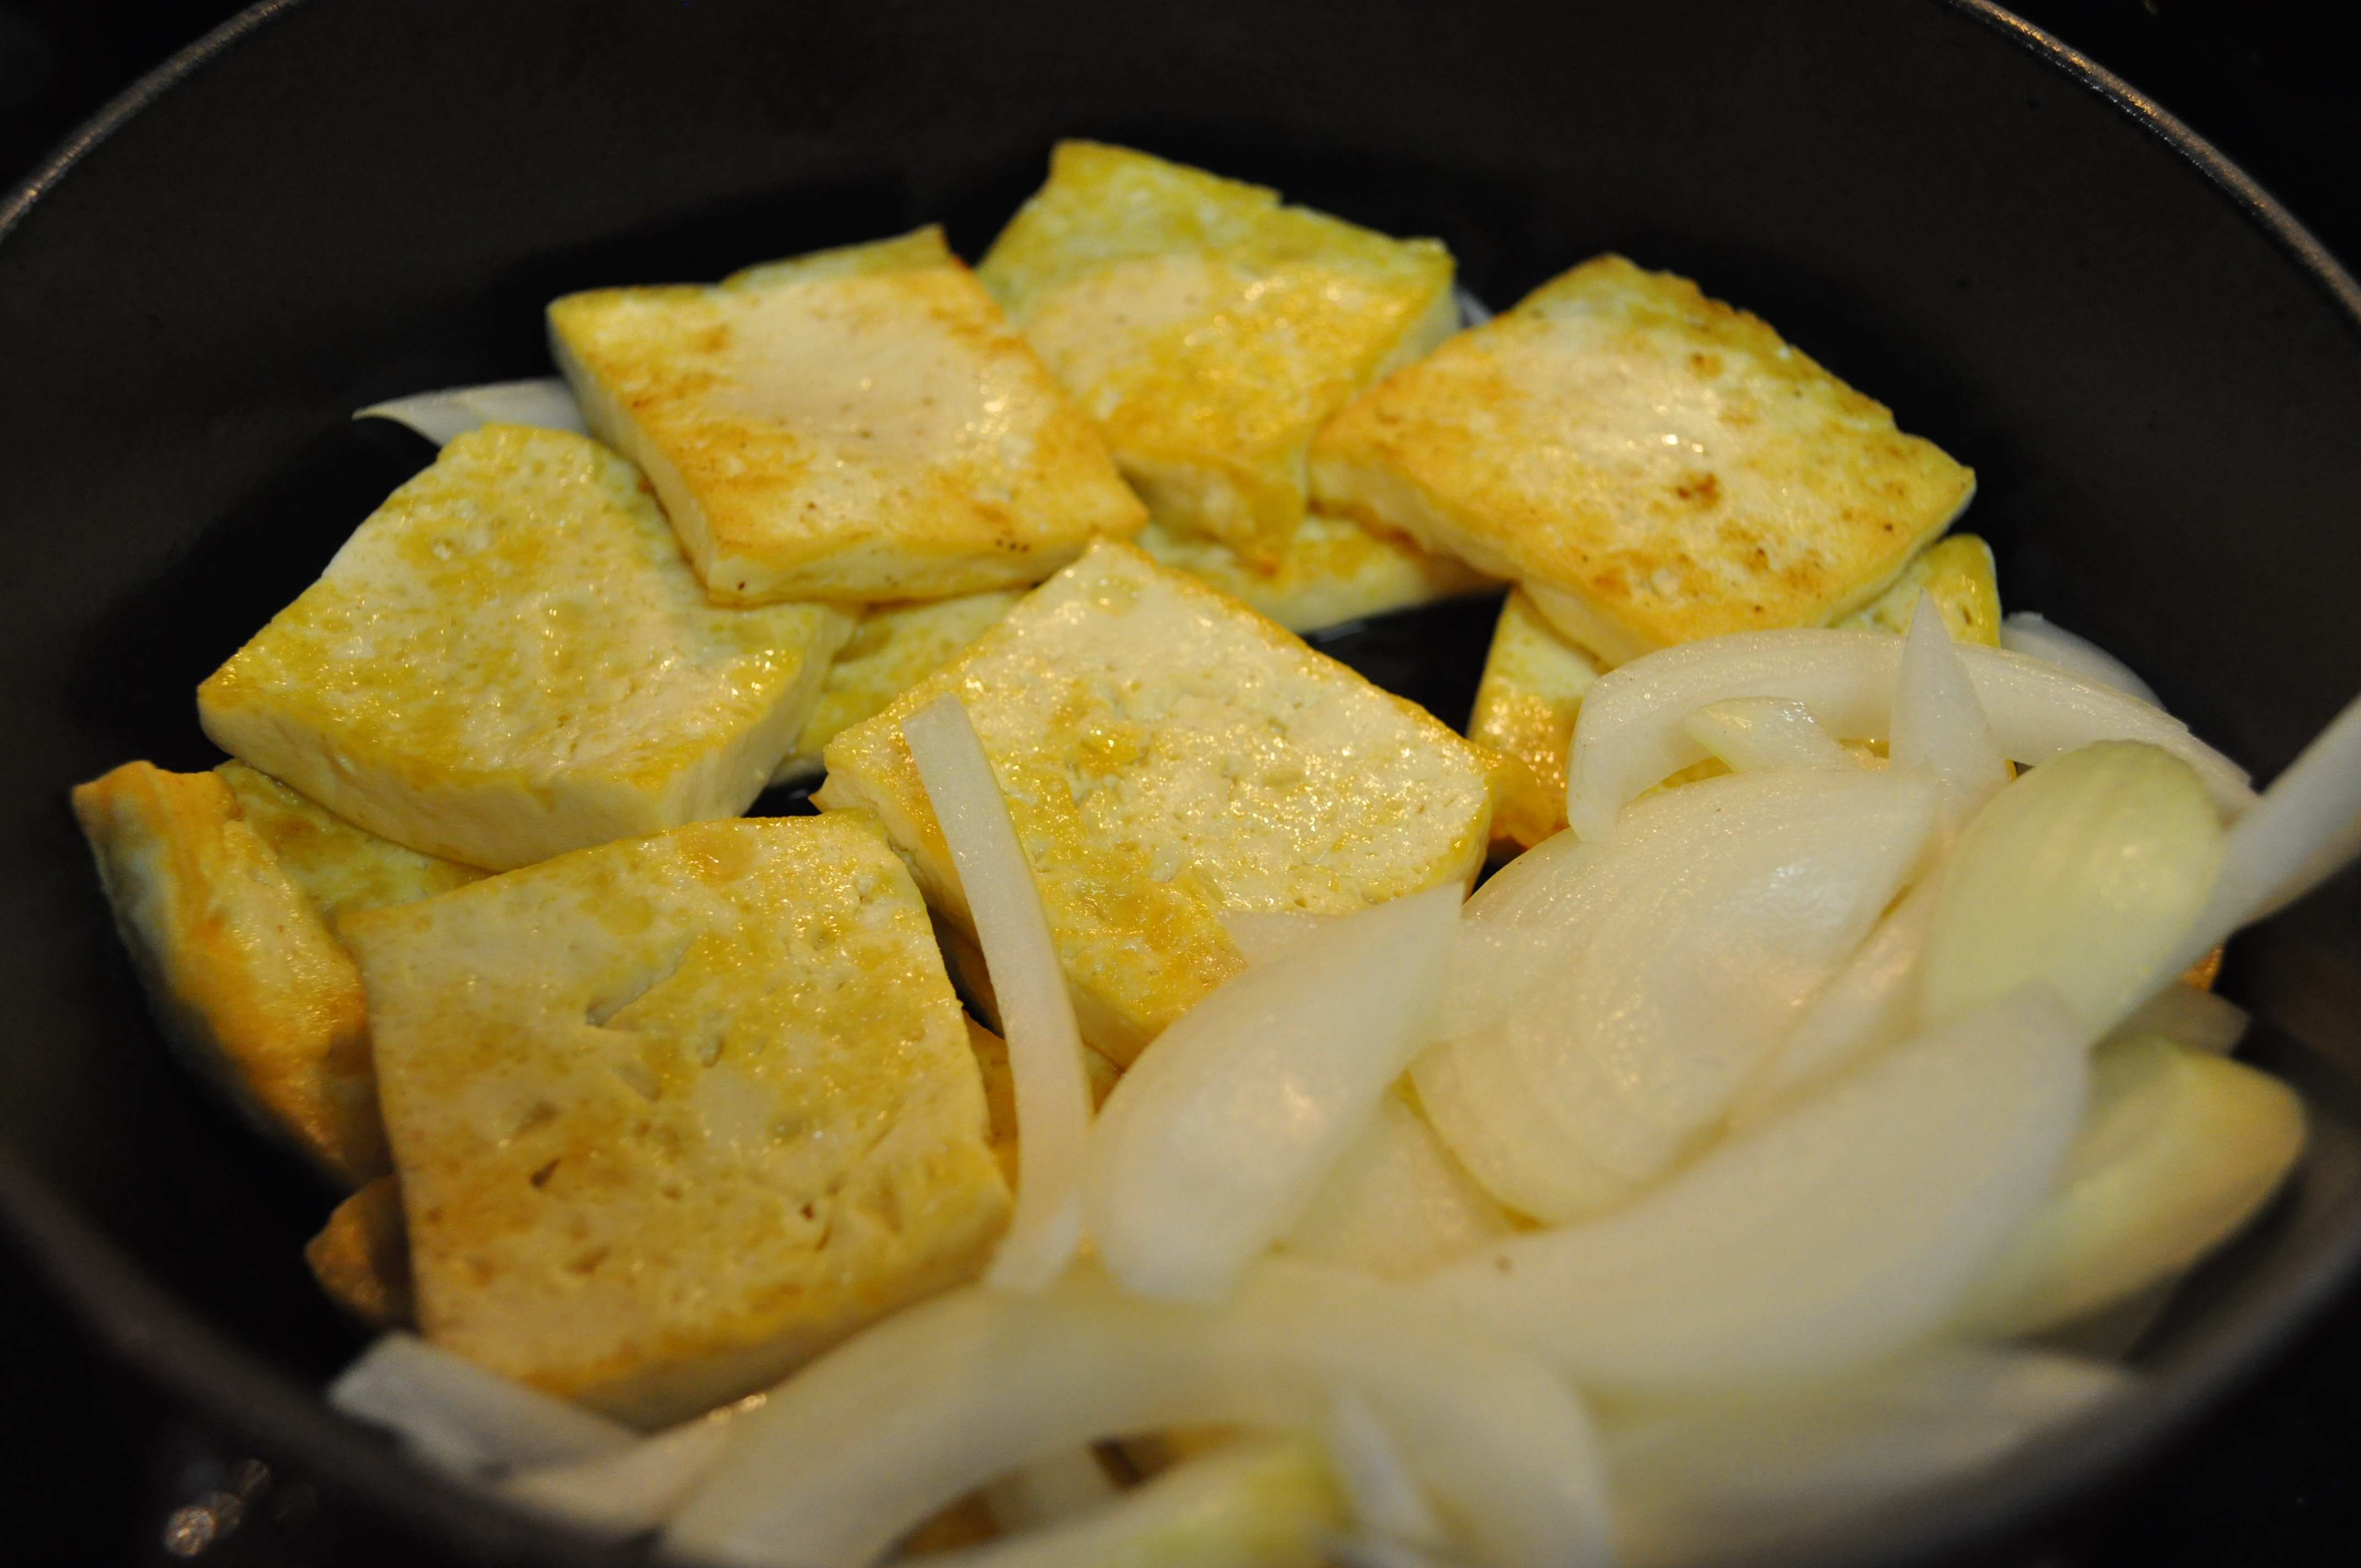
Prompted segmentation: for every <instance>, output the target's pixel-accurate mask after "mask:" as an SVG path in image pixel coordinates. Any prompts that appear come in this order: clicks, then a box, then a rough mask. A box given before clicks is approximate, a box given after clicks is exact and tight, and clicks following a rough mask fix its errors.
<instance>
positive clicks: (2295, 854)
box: [2169, 697, 2361, 974]
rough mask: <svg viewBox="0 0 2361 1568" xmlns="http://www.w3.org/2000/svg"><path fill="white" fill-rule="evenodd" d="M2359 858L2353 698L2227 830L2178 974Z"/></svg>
mask: <svg viewBox="0 0 2361 1568" xmlns="http://www.w3.org/2000/svg"><path fill="white" fill-rule="evenodd" d="M2356 853H2361V697H2356V698H2355V699H2354V700H2353V701H2352V702H2350V703H2348V704H2346V705H2345V711H2344V712H2342V713H2340V714H2338V715H2337V716H2336V718H2335V720H2334V722H2333V723H2331V724H2330V725H2329V727H2328V728H2327V729H2323V730H2322V731H2321V732H2320V734H2319V736H2318V737H2317V738H2316V739H2315V740H2313V741H2312V744H2311V745H2309V746H2306V747H2305V748H2304V749H2303V752H2302V754H2301V756H2299V757H2297V758H2296V760H2295V761H2294V762H2291V763H2290V764H2289V765H2288V769H2287V771H2286V772H2285V773H2281V774H2280V775H2279V777H2278V778H2276V779H2274V780H2272V781H2271V787H2270V788H2269V790H2268V791H2267V792H2266V793H2265V794H2264V795H2263V798H2262V800H2261V802H2260V803H2259V804H2258V805H2257V806H2256V807H2255V809H2254V810H2252V811H2250V812H2248V813H2246V816H2244V817H2240V818H2239V819H2238V820H2237V822H2235V824H2233V825H2232V827H2231V828H2230V838H2229V842H2228V843H2227V844H2226V845H2225V846H2224V854H2223V862H2222V880H2221V881H2220V883H2217V884H2216V885H2215V887H2214V889H2213V897H2212V898H2211V899H2209V900H2208V901H2207V903H2206V905H2205V911H2204V913H2203V914H2202V915H2201V916H2198V918H2197V920H2196V923H2195V924H2194V925H2193V926H2192V927H2191V929H2190V932H2189V935H2188V937H2187V938H2186V939H2185V940H2183V941H2182V943H2181V945H2180V949H2179V953H2178V954H2176V958H2178V957H2179V956H2180V954H2186V955H2187V958H2186V960H2185V961H2182V962H2180V963H2179V964H2178V966H2177V967H2176V968H2174V969H2173V970H2170V971H2169V972H2170V973H2173V974H2179V973H2180V971H2181V970H2185V969H2187V968H2188V967H2189V965H2190V964H2193V963H2195V962H2196V961H2197V960H2198V959H2201V958H2202V957H2204V956H2205V955H2206V954H2207V953H2210V952H2212V951H2213V949H2214V948H2216V947H2218V946H2219V945H2221V944H2222V943H2223V942H2224V941H2226V940H2227V939H2228V938H2229V937H2230V934H2231V933H2232V932H2234V931H2235V930H2237V929H2238V928H2239V927H2242V926H2246V925H2249V924H2251V923H2252V922H2254V921H2257V920H2260V919H2262V918H2263V917H2264V916H2267V915H2271V914H2275V913H2277V912H2278V911H2279V910H2281V909H2284V908H2286V907H2287V906H2288V905H2290V904H2292V903H2294V902H2295V901H2296V900H2297V899H2299V898H2301V897H2302V896H2303V895H2304V894H2307V893H2310V892H2311V891H2312V889H2313V888H2315V887H2318V886H2319V885H2320V884H2321V883H2323V882H2326V881H2327V880H2328V879H2329V878H2330V877H2332V876H2334V875H2335V874H2336V873H2337V872H2339V871H2341V870H2343V869H2344V868H2345V865H2346V864H2348V863H2349V862H2350V861H2352V859H2353V857H2354V856H2355V854H2356Z"/></svg>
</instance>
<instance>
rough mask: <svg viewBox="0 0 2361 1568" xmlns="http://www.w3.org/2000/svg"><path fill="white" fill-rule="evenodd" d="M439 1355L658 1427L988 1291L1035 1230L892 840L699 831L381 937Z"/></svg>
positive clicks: (367, 921)
mask: <svg viewBox="0 0 2361 1568" xmlns="http://www.w3.org/2000/svg"><path fill="white" fill-rule="evenodd" d="M346 938H347V940H348V941H349V942H350V943H351V945H352V948H353V952H354V956H355V957H356V959H358V961H359V964H360V969H361V974H362V976H363V978H364V980H365V981H366V982H367V984H368V999H369V1014H370V1018H371V1021H372V1024H373V1025H374V1026H375V1028H376V1031H377V1042H378V1044H377V1058H378V1076H379V1092H380V1095H381V1097H382V1099H383V1101H384V1105H385V1120H386V1131H387V1135H388V1136H389V1137H390V1139H391V1141H392V1145H393V1154H394V1162H395V1165H396V1167H397V1168H398V1169H399V1171H400V1174H401V1191H402V1207H403V1211H404V1214H405V1217H406V1220H407V1223H408V1226H409V1233H410V1247H411V1274H412V1288H413V1292H414V1295H415V1298H416V1303H417V1312H418V1320H419V1326H420V1328H421V1330H422V1331H423V1332H424V1333H425V1334H426V1335H427V1337H428V1338H429V1339H431V1340H433V1341H434V1343H437V1344H439V1345H441V1346H442V1347H443V1348H445V1349H446V1350H450V1351H453V1352H455V1353H456V1354H461V1355H464V1356H467V1358H468V1359H470V1360H472V1361H475V1362H477V1363H478V1364H480V1365H485V1366H489V1367H490V1368H492V1369H493V1370H494V1371H497V1372H500V1373H504V1374H506V1375H507V1376H511V1377H515V1378H518V1379H520V1380H522V1381H523V1382H526V1383H530V1384H532V1385H533V1386H534V1387H539V1388H544V1389H546V1390H548V1391H549V1392H551V1393H553V1394H557V1395H561V1396H563V1397H565V1398H571V1399H578V1400H580V1401H582V1402H583V1403H585V1404H588V1405H589V1406H591V1407H593V1408H594V1409H600V1410H604V1411H606V1412H607V1413H609V1414H610V1415H613V1416H616V1417H618V1418H620V1419H621V1420H628V1421H631V1422H634V1423H637V1424H641V1425H654V1424H658V1423H662V1422H666V1421H672V1420H679V1419H681V1418H682V1417H685V1416H689V1415H693V1414H695V1413H696V1412H697V1411H699V1410H703V1409H708V1408H709V1407H711V1406H713V1405H716V1404H719V1403H720V1402H722V1401H723V1400H726V1399H730V1398H736V1397H737V1396H739V1395H741V1394H745V1393H747V1392H750V1391H751V1390H753V1389H756V1388H760V1387H765V1386H767V1385H769V1384H771V1383H773V1382H775V1381H776V1380H777V1379H778V1378H780V1377H782V1376H785V1374H786V1373H788V1372H789V1371H791V1370H792V1369H793V1368H795V1367H796V1366H797V1365H800V1364H801V1363H803V1362H805V1361H807V1360H808V1359H810V1358H811V1357H812V1356H814V1355H816V1354H818V1353H819V1352H821V1351H822V1350H825V1349H827V1348H828V1347H829V1345H831V1344H833V1343H836V1342H837V1341H839V1340H840V1339H842V1338H844V1337H845V1336H846V1335H848V1334H850V1333H852V1332H855V1331H856V1330H858V1329H860V1328H861V1327H862V1325H864V1324H866V1323H869V1322H871V1321H874V1320H875V1319H877V1318H880V1317H883V1316H884V1315H886V1314H887V1313H889V1312H892V1311H894V1310H895V1309H896V1308H898V1307H900V1306H902V1305H904V1304H906V1303H907V1302H909V1301H913V1300H916V1299H918V1298H920V1297H923V1296H927V1295H929V1294H932V1293H933V1292H935V1291H938V1290H941V1289H943V1288H947V1287H949V1286H950V1285H953V1284H956V1283H958V1282H960V1281H961V1280H963V1279H966V1278H967V1277H970V1276H971V1275H972V1274H973V1273H975V1272H976V1271H977V1270H978V1269H979V1268H980V1267H981V1266H982V1265H983V1261H984V1259H985V1256H986V1255H987V1254H988V1253H989V1251H990V1250H991V1247H992V1245H993V1243H994V1240H995V1239H996V1238H997V1237H998V1235H999V1234H1000V1232H1001V1231H1002V1229H1003V1228H1004V1227H1005V1223H1006V1221H1007V1215H1008V1206H1009V1199H1008V1188H1007V1184H1006V1183H1005V1180H1004V1179H1002V1177H1001V1173H1000V1168H999V1166H998V1164H997V1163H996V1162H995V1160H994V1157H993V1151H992V1145H991V1134H990V1126H989V1123H988V1120H987V1116H986V1111H985V1103H984V1096H983V1080H982V1078H981V1077H980V1075H979V1072H978V1069H977V1065H976V1058H975V1053H974V1051H973V1050H972V1048H971V1047H970V1046H969V1044H968V1033H967V1025H966V1024H965V1023H964V1022H963V1017H962V1014H961V1012H960V1006H959V1003H958V1002H957V1001H956V1000H955V999H954V998H953V996H952V994H951V988H950V981H949V980H948V979H947V978H945V976H944V973H943V960H942V956H941V954H939V952H938V951H937V950H936V948H935V943H934V938H933V936H932V934H931V933H930V931H929V929H928V923H927V910H926V906H925V905H924V904H922V903H921V902H920V901H919V898H918V892H917V888H916V887H915V886H913V885H912V884H911V882H910V876H909V873H908V872H906V871H905V870H904V869H903V866H902V863H901V861H898V860H896V859H895V856H894V852H893V850H890V849H888V848H887V847H886V845H885V842H884V839H883V838H882V837H880V836H879V834H878V832H877V828H876V825H875V824H874V823H873V822H868V821H865V820H863V819H862V818H859V817H844V816H837V817H769V818H762V819H756V820H743V819H741V820H738V821H732V822H707V823H697V824H693V825H691V826H689V827H686V828H675V829H674V830H673V831H671V832H669V833H664V834H660V835H658V836H656V837H654V838H649V839H633V840H631V841H630V842H627V843H620V844H608V845H602V846H600V847H599V848H598V849H594V850H577V851H576V852H575V853H573V854H570V855H564V856H561V857H559V858H558V859H556V860H554V861H546V862H544V863H543V864H541V865H537V866H533V867H530V868H528V869H526V870H524V871H521V872H510V873H509V874H508V875H506V876H499V877H493V878H490V879H489V880H487V881H484V882H480V883H477V884H475V885H474V886H473V887H468V888H463V889H461V890H460V891H459V892H457V893H455V894H448V895H446V896H445V897H442V898H436V899H430V900H428V901H427V902H425V903H423V904H413V905H408V906H406V907H404V908H401V909H390V910H382V911H379V912H377V913H374V914H369V915H364V916H355V917H354V918H353V919H351V920H350V921H348V922H347V923H346Z"/></svg>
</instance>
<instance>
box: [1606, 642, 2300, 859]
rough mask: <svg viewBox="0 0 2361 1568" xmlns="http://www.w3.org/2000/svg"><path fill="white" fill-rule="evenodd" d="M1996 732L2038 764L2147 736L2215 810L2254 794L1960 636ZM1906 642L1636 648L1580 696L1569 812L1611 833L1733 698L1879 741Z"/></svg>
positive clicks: (2185, 744) (2150, 720)
mask: <svg viewBox="0 0 2361 1568" xmlns="http://www.w3.org/2000/svg"><path fill="white" fill-rule="evenodd" d="M1959 655H1960V661H1961V662H1962V663H1964V664H1966V666H1967V670H1968V676H1969V678H1970V679H1971V681H1973V682H1974V684H1975V690H1976V699H1977V701H1978V702H1979V703H1981V704H1982V707H1983V710H1984V713H1985V715H1986V716H1987V717H1988V718H1990V719H1991V721H1992V727H1993V739H1994V740H1995V741H1997V743H1998V744H1999V746H2000V750H2001V752H2002V754H2003V755H2004V756H2005V757H2007V758H2008V759H2009V760H2010V761H2012V762H2047V761H2048V760H2049V759H2050V758H2052V757H2056V756H2059V755H2062V754H2063V753H2065V752H2067V751H2073V750H2074V749H2075V748H2077V747H2080V746H2084V745H2088V744H2089V743H2090V742H2092V741H2093V740H2146V741H2147V742H2149V743H2150V744H2152V745H2156V746H2160V747H2162V748H2163V749H2164V750H2166V751H2170V752H2171V753H2173V755H2175V756H2177V757H2180V759H2181V760H2183V761H2184V762H2188V763H2189V764H2190V765H2191V767H2193V768H2195V769H2196V770H2197V772H2198V775H2199V777H2201V778H2202V780H2203V781H2204V783H2205V787H2206V791H2207V793H2208V794H2210V795H2212V796H2213V799H2214V801H2215V802H2216V804H2218V805H2219V806H2222V807H2223V808H2224V810H2225V811H2227V812H2230V813H2233V814H2235V813H2237V812H2239V811H2243V810H2244V809H2245V808H2246V806H2248V805H2249V804H2251V803H2252V801H2253V799H2254V794H2253V792H2252V791H2251V790H2249V789H2248V788H2247V787H2246V773H2244V772H2243V771H2242V770H2241V769H2240V768H2239V767H2238V766H2237V764H2235V763H2234V762H2231V761H2230V760H2229V759H2228V758H2226V757H2224V756H2223V755H2222V754H2221V753H2220V752H2219V751H2214V750H2213V748H2212V747H2210V746H2208V745H2206V744H2205V743H2204V742H2202V741H2201V740H2197V739H2196V738H2195V737H2194V736H2192V735H2191V734H2190V733H2189V729H2188V727H2187V726H2186V725H2184V724H2182V723H2181V722H2180V720H2179V719H2177V718H2173V717H2172V716H2171V715H2170V714H2168V713H2166V712H2164V711H2163V710H2162V709H2161V708H2158V707H2154V706H2152V705H2151V704H2148V703H2145V702H2142V701H2140V700H2139V699H2137V698H2136V697H2131V696H2125V695H2124V694H2123V693H2122V692H2119V691H2116V690H2115V689H2114V688H2113V687H2111V686H2107V685H2102V684H2100V683H2098V682H2094V681H2089V680H2085V679H2083V678H2081V676H2078V675H2074V674H2069V673H2068V672H2066V671H2063V670H2060V669H2058V668H2057V667H2055V666H2054V665H2050V664H2047V663H2042V662H2041V661H2040V660H2038V659H2029V658H2026V656H2024V655H2023V654H2020V653H2009V652H2002V651H2000V650H1998V649H1993V648H1975V647H1961V648H1960V649H1959ZM1901 660H1902V640H1901V639H1900V638H1898V637H1894V636H1892V635H1890V634H1888V633H1885V632H1882V631H1835V630H1793V631H1750V632H1743V633H1740V634H1738V635H1735V636H1730V637H1712V638H1707V639H1704V640H1703V641H1696V642H1685V643H1681V644H1679V645H1677V646H1675V647H1671V648H1666V649H1663V650H1660V651H1659V652H1653V653H1650V654H1647V655H1645V656H1644V657H1642V658H1638V659H1634V660H1632V661H1631V663H1628V664H1625V665H1624V666H1622V668H1620V669H1618V670H1615V671H1612V672H1610V673H1609V674H1607V675H1605V676H1603V677H1601V678H1600V680H1599V682H1598V685H1595V686H1593V687H1592V688H1591V689H1590V691H1589V693H1588V694H1587V696H1584V698H1583V703H1582V717H1581V719H1580V720H1579V722H1577V723H1576V726H1575V733H1574V749H1573V753H1572V756H1571V758H1570V760H1569V762H1568V768H1567V776H1566V810H1567V819H1568V821H1569V822H1570V823H1571V824H1572V825H1573V827H1574V830H1575V831H1576V833H1579V834H1580V835H1581V836H1582V837H1584V838H1585V839H1604V838H1607V837H1609V836H1610V835H1612V834H1613V832H1614V831H1615V821H1616V817H1617V815H1618V813H1620V811H1621V810H1622V808H1623V805H1624V803H1625V802H1627V801H1629V800H1631V799H1633V798H1634V797H1636V796H1637V795H1640V794H1641V793H1642V792H1643V791H1645V790H1647V789H1648V788H1650V787H1651V786H1653V785H1654V784H1658V783H1659V782H1661V781H1662V780H1664V778H1666V777H1668V776H1669V775H1671V774H1673V773H1678V772H1679V771H1680V770H1681V769H1683V768H1686V767H1687V766H1689V765H1690V764H1692V763H1694V762H1702V761H1704V760H1705V756H1706V751H1705V748H1704V747H1702V746H1700V745H1698V744H1697V741H1696V740H1694V739H1693V738H1692V737H1691V736H1690V735H1689V734H1688V732H1687V731H1686V729H1684V728H1683V721H1684V720H1685V719H1686V718H1687V717H1688V716H1689V715H1690V714H1692V713H1694V712H1696V711H1697V709H1698V708H1701V707H1706V706H1707V705H1708V704H1709V703H1717V702H1726V701H1728V700H1730V698H1732V697H1748V696H1770V697H1784V698H1786V699H1788V700H1791V701H1795V702H1800V703H1802V704H1803V705H1804V706H1805V707H1807V708H1809V709H1810V710H1811V713H1812V717H1813V718H1817V719H1818V720H1819V722H1820V725H1821V727H1822V728H1823V729H1827V730H1828V732H1829V733H1831V734H1833V735H1835V736H1836V737H1837V738H1838V739H1839V740H1885V739H1887V728H1888V723H1889V720H1890V718H1891V713H1892V706H1893V699H1894V681H1895V676H1896V674H1897V673H1898V672H1899V670H1900V667H1901Z"/></svg>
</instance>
